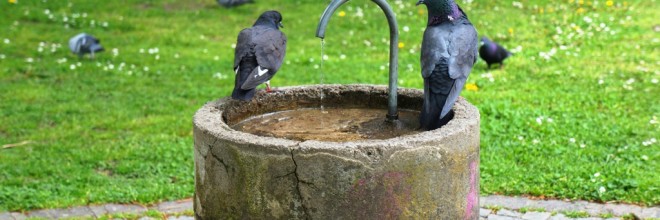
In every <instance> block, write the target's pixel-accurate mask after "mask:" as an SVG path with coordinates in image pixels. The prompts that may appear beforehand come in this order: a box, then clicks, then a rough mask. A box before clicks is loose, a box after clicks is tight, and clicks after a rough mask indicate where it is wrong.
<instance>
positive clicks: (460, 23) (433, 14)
mask: <svg viewBox="0 0 660 220" xmlns="http://www.w3.org/2000/svg"><path fill="white" fill-rule="evenodd" d="M419 4H425V5H426V7H427V9H428V14H429V17H428V23H427V27H426V30H425V31H424V40H423V41H422V56H421V63H422V77H423V78H424V104H423V106H422V112H421V113H420V116H419V120H420V127H421V128H422V129H424V130H433V129H437V128H439V127H442V126H443V125H445V124H447V123H448V122H449V120H451V118H453V111H451V108H452V107H453V106H454V102H456V99H457V98H458V95H459V94H460V93H461V90H462V89H463V86H464V85H465V81H466V80H467V78H468V75H470V71H471V70H472V66H474V64H475V62H476V61H477V46H478V37H477V30H476V29H475V28H474V27H473V26H472V23H470V21H469V20H468V17H467V15H466V14H465V13H464V12H463V10H462V9H461V8H460V7H459V6H458V5H457V4H456V3H455V2H454V1H453V0H420V1H419V2H417V5H419Z"/></svg>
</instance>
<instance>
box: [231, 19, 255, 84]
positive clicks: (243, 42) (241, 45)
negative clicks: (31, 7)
mask: <svg viewBox="0 0 660 220" xmlns="http://www.w3.org/2000/svg"><path fill="white" fill-rule="evenodd" d="M252 45H253V43H252V29H251V28H246V29H243V30H242V31H241V32H240V33H239V34H238V39H237V40H236V48H235V49H234V72H235V73H238V66H239V65H240V64H241V60H242V59H243V57H245V56H246V55H248V54H250V48H251V47H252Z"/></svg>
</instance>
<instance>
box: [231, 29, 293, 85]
mask: <svg viewBox="0 0 660 220" xmlns="http://www.w3.org/2000/svg"><path fill="white" fill-rule="evenodd" d="M254 41H255V43H256V45H255V48H254V49H255V56H256V57H257V63H258V66H257V68H255V69H254V70H253V71H252V73H250V76H248V78H247V80H246V81H245V82H244V83H243V85H242V86H241V89H252V88H256V87H257V86H258V85H259V84H262V83H264V82H266V81H268V80H270V79H271V78H273V76H274V75H275V73H276V72H277V71H278V70H279V69H280V67H281V66H282V61H283V60H284V55H285V53H286V36H285V35H284V33H282V32H281V31H279V30H277V29H266V30H263V31H259V35H257V36H255V39H254Z"/></svg>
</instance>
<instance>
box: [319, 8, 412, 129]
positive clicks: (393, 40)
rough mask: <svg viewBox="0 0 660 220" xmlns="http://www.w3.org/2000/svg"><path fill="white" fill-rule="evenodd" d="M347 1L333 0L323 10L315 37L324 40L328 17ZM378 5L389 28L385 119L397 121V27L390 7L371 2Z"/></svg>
mask: <svg viewBox="0 0 660 220" xmlns="http://www.w3.org/2000/svg"><path fill="white" fill-rule="evenodd" d="M348 1H349V0H333V1H332V2H331V3H330V5H328V7H327V8H326V9H325V11H324V12H323V15H322V16H321V21H320V22H319V26H318V28H317V29H316V37H319V38H321V39H323V38H325V29H326V27H327V26H328V22H329V21H330V17H331V16H332V14H334V12H335V11H336V10H337V8H339V6H341V5H342V4H344V3H346V2H348ZM372 1H373V2H374V3H376V4H378V6H380V8H381V9H382V10H383V12H385V17H386V18H387V22H388V23H389V26H390V79H389V80H390V82H389V97H388V103H387V107H388V109H387V119H388V120H397V119H398V118H399V113H398V112H397V90H398V82H399V81H398V78H399V25H398V24H397V22H396V16H394V11H392V7H390V5H389V4H388V3H387V1H385V0H372Z"/></svg>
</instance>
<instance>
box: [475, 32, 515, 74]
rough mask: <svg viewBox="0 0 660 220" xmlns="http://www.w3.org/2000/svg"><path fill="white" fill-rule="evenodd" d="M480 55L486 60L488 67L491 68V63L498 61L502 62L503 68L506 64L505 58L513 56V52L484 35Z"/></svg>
mask: <svg viewBox="0 0 660 220" xmlns="http://www.w3.org/2000/svg"><path fill="white" fill-rule="evenodd" d="M479 56H480V57H481V59H483V60H484V61H486V64H488V69H490V65H492V64H496V63H498V64H500V68H502V67H503V66H504V60H505V59H506V58H507V57H509V56H511V53H510V52H509V51H507V50H506V49H504V47H502V46H500V45H499V44H497V43H495V42H492V41H490V39H488V38H487V37H482V38H481V47H480V48H479Z"/></svg>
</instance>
